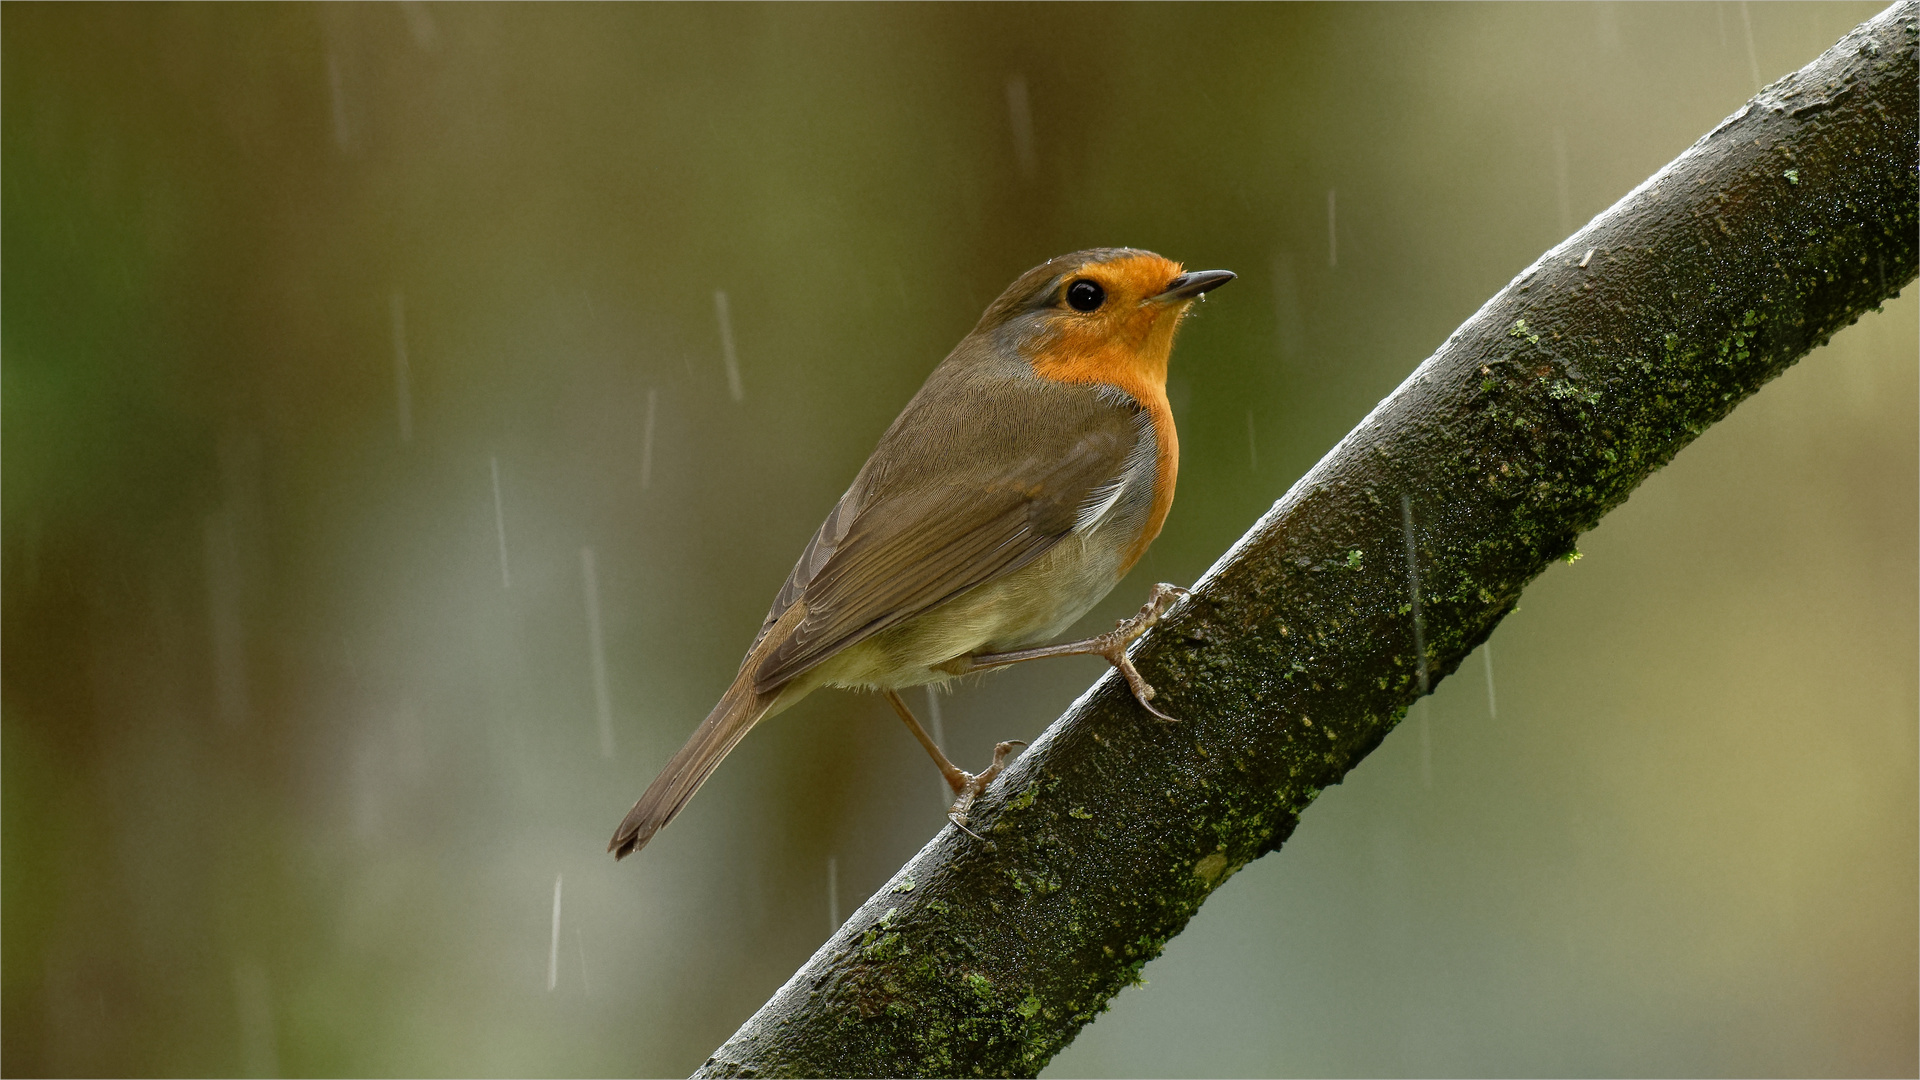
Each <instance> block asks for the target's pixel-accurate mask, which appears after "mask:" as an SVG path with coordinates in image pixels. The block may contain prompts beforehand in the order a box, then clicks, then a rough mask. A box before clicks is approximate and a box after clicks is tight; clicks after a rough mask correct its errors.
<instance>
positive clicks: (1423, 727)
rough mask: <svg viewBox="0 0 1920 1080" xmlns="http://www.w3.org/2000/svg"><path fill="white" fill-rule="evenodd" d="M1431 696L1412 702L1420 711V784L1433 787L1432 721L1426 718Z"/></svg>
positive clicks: (1424, 786)
mask: <svg viewBox="0 0 1920 1080" xmlns="http://www.w3.org/2000/svg"><path fill="white" fill-rule="evenodd" d="M1431 700H1432V699H1431V698H1421V699H1420V700H1419V701H1416V702H1414V703H1413V707H1414V708H1415V709H1416V710H1418V711H1419V713H1420V786H1421V787H1423V788H1431V787H1433V723H1432V722H1431V721H1430V720H1428V719H1427V712H1428V705H1427V702H1428V701H1431Z"/></svg>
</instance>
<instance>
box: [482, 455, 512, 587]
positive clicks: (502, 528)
mask: <svg viewBox="0 0 1920 1080" xmlns="http://www.w3.org/2000/svg"><path fill="white" fill-rule="evenodd" d="M487 463H488V464H489V465H491V466H492V467H493V532H494V535H495V536H497V537H498V538H499V540H500V587H501V588H503V589H511V588H513V575H512V574H510V573H508V572H507V515H506V511H505V510H503V509H502V508H501V504H500V459H499V458H497V457H490V458H488V459H487Z"/></svg>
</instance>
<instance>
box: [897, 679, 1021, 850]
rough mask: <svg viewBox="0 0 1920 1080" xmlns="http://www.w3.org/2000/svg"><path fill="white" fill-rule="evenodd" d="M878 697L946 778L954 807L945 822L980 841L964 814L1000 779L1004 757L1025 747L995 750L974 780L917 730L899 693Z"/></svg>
mask: <svg viewBox="0 0 1920 1080" xmlns="http://www.w3.org/2000/svg"><path fill="white" fill-rule="evenodd" d="M881 693H883V694H885V695H886V696H887V703H888V704H890V705H892V706H893V711H894V712H897V713H899V714H900V719H901V720H902V721H904V722H905V723H906V725H907V730H909V731H911V732H913V737H914V738H916V739H918V740H920V745H921V746H922V747H924V748H925V749H926V751H927V756H928V757H931V758H932V759H933V763H934V764H935V765H937V766H939V768H940V775H941V776H943V777H946V780H947V786H948V787H950V788H952V789H953V807H952V808H951V809H949V810H948V811H947V820H949V821H951V822H953V823H954V825H955V826H956V827H958V828H959V830H960V831H961V832H963V833H966V834H967V835H968V836H971V837H973V838H974V839H975V840H980V839H983V837H981V835H980V834H979V833H977V832H974V831H973V830H972V829H969V828H967V811H968V810H970V809H972V808H973V800H974V799H975V798H976V797H978V796H979V794H980V793H981V792H983V791H985V790H987V785H988V784H991V783H993V778H994V777H996V776H999V775H1000V770H1001V769H1002V768H1004V767H1005V766H1006V762H1007V755H1008V754H1011V753H1013V750H1014V748H1015V747H1017V746H1025V745H1027V744H1026V743H1024V742H1021V741H1019V740H1017V739H1016V740H1013V741H1011V742H1003V743H1001V744H999V745H998V746H995V747H994V748H993V764H991V765H989V766H987V768H986V771H985V772H982V773H980V774H979V775H978V776H976V775H974V774H973V773H970V772H967V771H966V770H965V769H962V768H959V767H958V766H956V765H954V763H953V762H951V761H948V760H947V755H945V754H943V753H941V752H940V747H939V746H938V745H937V744H936V743H935V742H934V741H933V737H932V736H931V735H928V734H927V729H926V728H923V727H921V726H920V721H918V720H916V719H914V716H913V710H911V709H909V708H907V703H906V702H904V701H901V700H900V695H899V694H898V693H896V692H894V691H892V690H882V691H881Z"/></svg>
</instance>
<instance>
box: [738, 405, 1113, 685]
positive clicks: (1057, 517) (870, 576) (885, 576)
mask: <svg viewBox="0 0 1920 1080" xmlns="http://www.w3.org/2000/svg"><path fill="white" fill-rule="evenodd" d="M1055 404H1057V405H1058V407H1060V408H1064V409H1068V410H1071V411H1073V412H1075V413H1080V414H1081V415H1075V416H1069V417H1061V416H1058V415H1053V416H1049V417H1048V418H1047V419H1048V421H1050V422H1047V423H1044V424H1042V425H1037V426H1040V427H1044V428H1045V429H1047V430H1046V432H1024V433H1022V432H1009V431H1008V430H1006V426H1005V425H1004V424H1001V425H995V424H993V423H992V422H991V420H989V421H988V422H987V423H984V424H983V425H982V426H981V428H980V430H978V431H977V432H975V433H973V436H972V437H967V436H962V437H961V438H959V439H957V440H956V439H954V438H952V437H949V438H947V439H946V440H944V441H943V442H942V444H941V445H939V446H937V447H935V448H934V453H932V454H928V455H922V456H920V457H919V459H918V460H914V459H913V458H912V455H899V456H904V457H907V458H908V460H906V461H895V462H892V465H893V470H892V471H891V472H890V473H887V474H878V475H870V474H874V473H875V470H874V467H873V466H872V465H871V464H869V466H868V468H867V469H863V470H862V473H861V478H860V479H859V480H856V481H855V484H854V487H853V488H852V489H850V490H849V491H848V492H847V494H846V495H845V496H844V497H842V499H841V500H840V503H839V504H838V505H837V506H835V507H834V510H833V512H832V513H831V514H829V515H828V517H827V520H826V522H825V523H823V524H822V525H821V527H820V530H819V532H817V533H816V534H815V535H814V538H813V540H812V542H810V543H809V544H808V545H807V551H806V553H805V554H803V555H802V556H801V559H800V562H799V564H798V565H796V566H795V567H794V570H793V573H792V574H791V575H790V576H789V577H788V579H787V583H786V585H785V586H784V587H783V588H782V589H781V592H780V599H779V600H778V601H776V602H775V606H774V610H773V611H772V612H771V613H770V614H769V616H768V622H769V624H771V622H772V621H773V620H774V619H777V618H778V617H779V615H780V613H781V612H782V611H784V610H785V609H786V608H787V607H788V606H789V605H791V604H792V603H793V602H794V601H795V600H798V599H800V598H802V597H804V598H805V600H806V604H807V615H806V617H805V618H804V619H802V620H801V621H800V623H799V624H798V625H797V626H796V627H794V629H793V630H792V632H791V633H790V634H789V635H788V637H787V639H786V640H785V641H784V642H782V643H781V644H780V645H779V646H777V647H776V648H775V649H774V650H773V651H771V652H770V653H768V654H767V655H766V656H765V657H764V659H762V660H761V662H760V666H759V669H758V671H757V672H756V673H755V677H754V687H755V689H756V691H757V692H760V693H765V692H767V691H769V690H771V689H773V688H775V687H778V686H780V685H782V684H784V683H785V682H787V681H788V680H790V679H792V678H793V677H795V676H797V675H799V674H801V673H803V672H805V671H807V670H808V669H810V668H812V667H814V666H815V665H817V664H819V663H820V662H822V661H824V660H826V659H827V658H828V657H830V656H832V655H833V654H835V653H837V652H839V651H840V650H842V649H845V648H847V647H848V646H850V645H853V644H855V643H857V642H859V641H861V640H863V639H865V638H867V637H870V636H872V635H873V634H876V633H879V632H880V631H882V630H884V629H886V628H887V627H889V626H892V625H894V624H896V623H898V622H901V621H902V620H905V619H908V618H911V617H913V616H914V615H918V614H920V613H921V612H924V611H927V610H929V609H931V608H933V607H935V606H937V605H939V604H940V603H941V602H942V601H945V600H947V599H949V598H950V597H953V596H955V595H957V594H959V593H961V592H964V591H965V590H967V589H970V588H973V587H974V586H976V585H980V584H983V583H985V582H988V581H991V580H993V579H995V578H997V577H1000V576H1002V575H1004V574H1008V573H1012V572H1013V571H1015V570H1017V569H1019V568H1020V567H1022V566H1025V565H1026V564H1028V563H1030V562H1032V561H1033V560H1034V559H1036V558H1038V557H1040V556H1041V555H1042V554H1044V553H1045V552H1046V551H1047V550H1048V549H1049V548H1051V547H1052V546H1053V545H1054V544H1056V543H1058V542H1059V541H1060V540H1061V539H1062V538H1064V537H1065V536H1067V535H1068V534H1070V533H1071V532H1072V531H1073V527H1074V523H1075V522H1076V521H1077V520H1078V518H1079V515H1080V513H1081V511H1082V509H1083V508H1084V507H1085V506H1086V505H1087V504H1088V502H1089V501H1090V499H1091V497H1092V496H1093V495H1094V493H1096V492H1098V491H1100V490H1102V489H1103V488H1104V487H1106V486H1107V485H1109V484H1110V483H1111V482H1113V480H1114V479H1115V477H1117V476H1118V475H1119V474H1120V472H1121V471H1122V469H1123V468H1124V467H1125V463H1126V460H1127V456H1128V454H1129V453H1130V452H1132V450H1133V448H1134V444H1135V443H1136V442H1137V441H1138V439H1139V438H1140V437H1141V429H1140V428H1139V426H1138V424H1137V422H1136V419H1135V418H1136V416H1137V414H1138V410H1137V407H1136V406H1132V405H1131V403H1122V402H1118V401H1115V400H1112V399H1111V398H1099V397H1096V396H1095V395H1094V394H1092V393H1091V392H1089V393H1085V394H1079V393H1075V394H1072V395H1062V400H1061V401H1059V402H1057V403H1055ZM906 419H908V417H904V416H903V420H906ZM1049 433H1055V434H1049ZM888 443H892V444H893V445H896V446H898V445H902V444H906V445H917V444H915V443H914V442H913V439H912V432H911V431H907V432H901V431H900V430H899V426H898V425H896V429H895V431H892V432H889V439H888V440H887V441H885V442H883V444H882V445H883V447H885V446H887V445H888ZM1010 449H1011V450H1013V451H1014V452H1013V453H1011V454H1010V453H1008V451H1009V450H1010Z"/></svg>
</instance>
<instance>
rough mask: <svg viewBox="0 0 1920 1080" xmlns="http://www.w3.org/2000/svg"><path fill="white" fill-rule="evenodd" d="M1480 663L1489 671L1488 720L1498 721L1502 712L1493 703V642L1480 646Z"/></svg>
mask: <svg viewBox="0 0 1920 1080" xmlns="http://www.w3.org/2000/svg"><path fill="white" fill-rule="evenodd" d="M1480 662H1481V663H1482V664H1484V665H1485V666H1486V669H1487V719H1489V720H1498V719H1500V711H1499V710H1498V709H1497V708H1495V706H1494V701H1493V642H1491V641H1489V642H1487V643H1486V644H1484V645H1482V646H1480Z"/></svg>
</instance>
